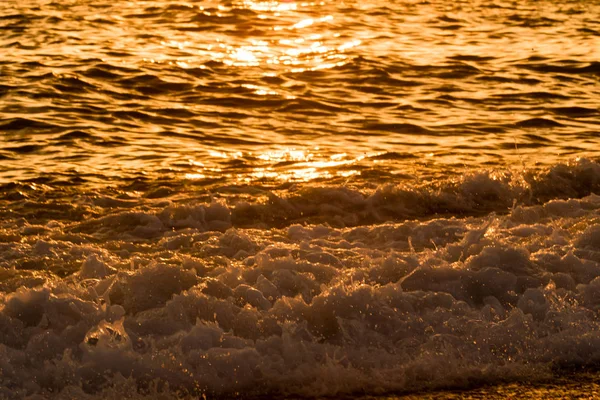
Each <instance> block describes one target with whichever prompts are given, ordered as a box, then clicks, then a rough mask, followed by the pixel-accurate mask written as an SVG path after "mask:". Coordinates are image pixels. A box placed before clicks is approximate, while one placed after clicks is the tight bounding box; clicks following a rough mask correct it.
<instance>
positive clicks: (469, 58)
mask: <svg viewBox="0 0 600 400" xmlns="http://www.w3.org/2000/svg"><path fill="white" fill-rule="evenodd" d="M448 59H450V60H455V61H472V62H487V61H492V60H494V59H495V57H493V56H478V55H467V54H464V55H463V54H459V55H455V56H450V57H448Z"/></svg>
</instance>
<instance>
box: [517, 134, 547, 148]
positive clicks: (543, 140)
mask: <svg viewBox="0 0 600 400" xmlns="http://www.w3.org/2000/svg"><path fill="white" fill-rule="evenodd" d="M523 137H524V138H527V139H529V140H531V141H533V142H536V143H554V142H555V141H554V140H552V139H550V138H547V137H544V136H541V135H536V134H534V133H527V134H525V135H523ZM519 146H520V144H519Z"/></svg>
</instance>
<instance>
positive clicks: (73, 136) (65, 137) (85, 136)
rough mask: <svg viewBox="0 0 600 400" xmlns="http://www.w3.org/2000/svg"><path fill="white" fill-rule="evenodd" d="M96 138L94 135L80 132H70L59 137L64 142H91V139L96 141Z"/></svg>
mask: <svg viewBox="0 0 600 400" xmlns="http://www.w3.org/2000/svg"><path fill="white" fill-rule="evenodd" d="M94 138H95V137H94V135H91V134H89V133H87V132H84V131H80V130H74V131H70V132H67V133H64V134H62V135H60V136H59V137H58V139H60V140H64V141H72V140H78V139H85V140H90V139H94Z"/></svg>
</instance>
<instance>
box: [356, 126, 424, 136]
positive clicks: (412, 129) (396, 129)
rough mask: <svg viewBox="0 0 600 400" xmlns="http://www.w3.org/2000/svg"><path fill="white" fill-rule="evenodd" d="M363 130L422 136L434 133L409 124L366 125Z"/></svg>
mask: <svg viewBox="0 0 600 400" xmlns="http://www.w3.org/2000/svg"><path fill="white" fill-rule="evenodd" d="M363 128H364V129H366V130H368V131H382V132H392V133H407V134H420V135H431V134H433V132H432V131H430V130H429V129H426V128H423V127H421V126H419V125H414V124H407V123H397V124H394V123H365V124H364V125H363Z"/></svg>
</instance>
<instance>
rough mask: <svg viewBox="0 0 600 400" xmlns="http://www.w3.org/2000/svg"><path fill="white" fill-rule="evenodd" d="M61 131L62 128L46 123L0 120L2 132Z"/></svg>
mask: <svg viewBox="0 0 600 400" xmlns="http://www.w3.org/2000/svg"><path fill="white" fill-rule="evenodd" d="M33 129H38V130H51V131H56V130H62V129H64V128H63V127H62V126H59V125H54V124H50V123H47V122H42V121H37V120H34V119H28V118H10V119H4V120H0V130H3V131H21V130H33Z"/></svg>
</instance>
